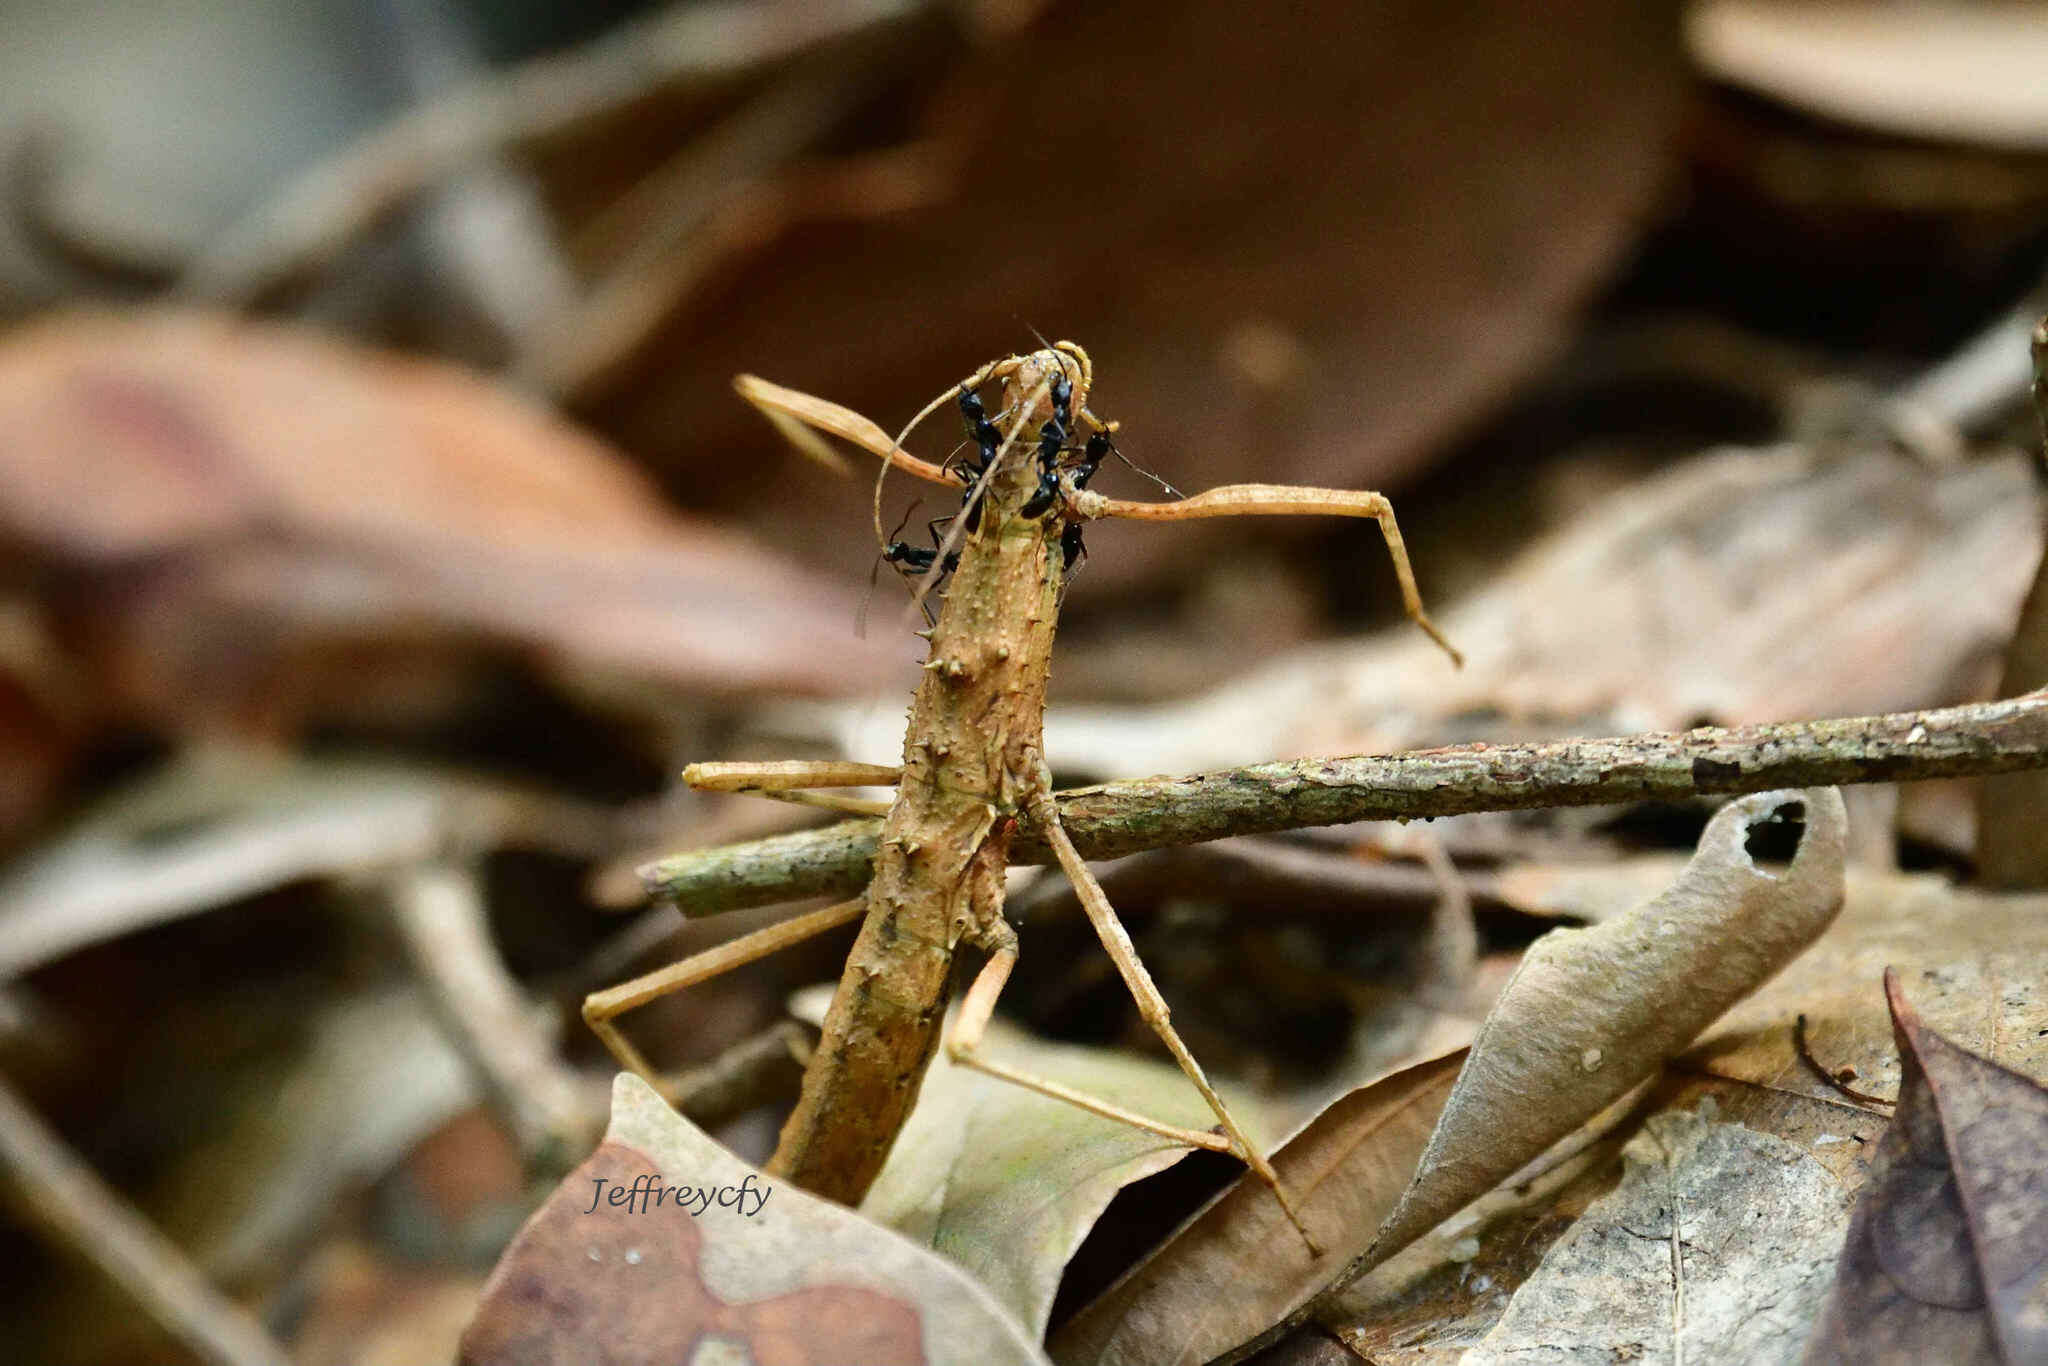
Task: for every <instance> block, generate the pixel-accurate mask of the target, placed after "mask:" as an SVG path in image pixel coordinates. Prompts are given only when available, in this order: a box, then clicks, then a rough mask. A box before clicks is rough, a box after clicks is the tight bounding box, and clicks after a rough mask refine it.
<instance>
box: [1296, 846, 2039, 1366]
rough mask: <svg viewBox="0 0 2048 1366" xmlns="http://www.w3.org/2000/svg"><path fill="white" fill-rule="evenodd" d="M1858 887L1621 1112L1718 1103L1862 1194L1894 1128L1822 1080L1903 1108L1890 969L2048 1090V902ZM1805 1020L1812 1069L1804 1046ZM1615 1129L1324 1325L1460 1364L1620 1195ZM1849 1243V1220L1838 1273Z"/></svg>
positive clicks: (1938, 1017) (1794, 1329)
mask: <svg viewBox="0 0 2048 1366" xmlns="http://www.w3.org/2000/svg"><path fill="white" fill-rule="evenodd" d="M1661 861H1662V856H1655V857H1653V858H1651V859H1646V860H1639V862H1643V863H1646V864H1650V865H1654V864H1656V863H1659V862H1661ZM1847 883H1848V890H1847V896H1846V898H1845V900H1844V904H1843V907H1842V910H1841V913H1840V914H1839V915H1838V916H1836V918H1835V921H1834V923H1833V924H1832V925H1830V926H1829V927H1828V929H1827V931H1826V932H1825V933H1824V934H1822V935H1821V937H1820V938H1819V940H1817V941H1816V942H1815V943H1814V944H1813V946H1812V947H1811V948H1809V949H1807V950H1806V951H1805V952H1804V953H1802V954H1800V955H1799V957H1798V958H1797V959H1795V960H1794V961H1793V962H1792V963H1791V965H1790V966H1788V967H1787V968H1786V969H1785V970H1784V971H1782V972H1780V973H1778V974H1777V975H1776V976H1774V977H1773V978H1772V979H1771V980H1770V981H1769V982H1768V983H1766V984H1765V985H1764V986H1763V987H1762V988H1760V989H1759V990H1758V991H1756V992H1755V993H1754V994H1753V995H1751V996H1749V997H1748V998H1746V999H1745V1000H1743V1001H1742V1002H1741V1003H1740V1004H1738V1005H1737V1006H1736V1007H1735V1008H1734V1009H1732V1010H1730V1011H1729V1012H1728V1013H1727V1014H1726V1015H1724V1016H1722V1017H1721V1019H1720V1020H1719V1021H1717V1022H1716V1023H1715V1024H1714V1025H1713V1026H1712V1027H1711V1028H1710V1029H1709V1030H1708V1031H1707V1032H1706V1033H1705V1034H1704V1035H1703V1036H1702V1037H1701V1039H1700V1041H1699V1043H1697V1044H1696V1045H1694V1046H1693V1047H1692V1048H1691V1049H1689V1050H1688V1051H1687V1052H1686V1053H1685V1054H1684V1055H1683V1056H1681V1057H1680V1058H1678V1059H1675V1060H1674V1061H1673V1062H1672V1064H1671V1065H1670V1066H1669V1067H1667V1068H1666V1069H1665V1071H1664V1073H1663V1075H1662V1077H1661V1078H1660V1079H1658V1080H1656V1081H1655V1082H1653V1083H1652V1084H1653V1086H1654V1087H1655V1090H1654V1092H1652V1093H1651V1094H1649V1095H1647V1096H1645V1097H1642V1098H1636V1099H1631V1098H1624V1099H1623V1100H1622V1101H1620V1102H1617V1105H1619V1106H1624V1107H1631V1108H1634V1109H1636V1110H1638V1111H1639V1112H1640V1111H1641V1110H1644V1109H1647V1110H1649V1111H1650V1112H1652V1113H1666V1114H1668V1113H1672V1112H1675V1111H1681V1110H1703V1107H1705V1106H1708V1105H1710V1104H1711V1105H1712V1106H1713V1107H1714V1108H1715V1112H1716V1113H1717V1114H1718V1116H1719V1117H1720V1119H1721V1120H1723V1121H1725V1122H1729V1123H1736V1124H1740V1125H1742V1126H1743V1127H1744V1128H1746V1129H1748V1130H1751V1131H1754V1132H1757V1133H1766V1134H1769V1135H1771V1137H1773V1138H1774V1139H1777V1140H1780V1141H1782V1142H1783V1143H1785V1144H1787V1145H1789V1146H1790V1147H1791V1148H1792V1149H1796V1150H1798V1151H1800V1152H1803V1153H1804V1154H1806V1156H1807V1157H1808V1158H1810V1159H1811V1160H1812V1161H1814V1162H1817V1163H1818V1164H1819V1165H1820V1166H1821V1167H1823V1168H1825V1169H1826V1170H1827V1171H1828V1172H1829V1173H1830V1174H1831V1175H1832V1176H1833V1178H1834V1179H1835V1180H1836V1181H1837V1182H1839V1183H1840V1185H1841V1188H1842V1189H1843V1190H1844V1191H1846V1192H1849V1193H1850V1194H1852V1195H1853V1194H1854V1193H1855V1192H1856V1191H1857V1190H1858V1189H1859V1188H1861V1187H1862V1185H1863V1183H1864V1181H1865V1180H1866V1179H1867V1176H1868V1174H1869V1170H1870V1166H1871V1161H1872V1156H1873V1154H1874V1153H1875V1151H1876V1149H1877V1146H1878V1143H1879V1140H1880V1139H1881V1138H1882V1136H1883V1134H1884V1132H1885V1128H1886V1126H1887V1125H1888V1124H1890V1123H1891V1119H1892V1116H1891V1112H1890V1109H1889V1107H1887V1106H1885V1105H1881V1104H1874V1103H1869V1102H1865V1101H1861V1100H1858V1099H1856V1098H1855V1097H1853V1096H1851V1095H1847V1094H1844V1093H1843V1092H1841V1091H1839V1090H1837V1089H1835V1088H1834V1087H1833V1086H1832V1085H1830V1083H1829V1081H1828V1080H1825V1079H1824V1078H1823V1076H1822V1073H1823V1072H1824V1073H1826V1074H1827V1076H1828V1077H1835V1078H1838V1079H1840V1080H1843V1081H1845V1082H1846V1084H1847V1085H1849V1086H1851V1087H1853V1088H1854V1089H1855V1090H1857V1091H1859V1092H1862V1093H1866V1094H1869V1095H1874V1096H1881V1097H1890V1096H1893V1095H1896V1094H1897V1092H1898V1088H1899V1080H1900V1067H1899V1062H1898V1055H1897V1046H1896V1042H1895V1037H1894V1033H1895V1031H1894V1029H1893V1026H1892V1022H1891V1017H1890V1013H1889V1012H1888V1011H1887V1009H1886V1008H1885V1003H1884V995H1883V993H1882V992H1881V991H1879V990H1878V989H1877V982H1878V979H1879V978H1880V976H1881V975H1882V973H1883V971H1884V969H1885V966H1886V965H1887V964H1896V965H1897V967H1898V970H1899V972H1900V974H1901V975H1902V976H1903V977H1904V978H1905V980H1907V981H1909V982H1911V983H1912V984H1913V992H1914V996H1915V998H1916V1002H1917V1005H1918V1009H1919V1013H1920V1014H1921V1015H1922V1016H1923V1018H1924V1019H1925V1020H1926V1021H1927V1024H1928V1026H1929V1027H1930V1028H1934V1029H1939V1030H1940V1031H1941V1032H1942V1033H1943V1034H1944V1035H1945V1036H1946V1037H1947V1038H1948V1039H1949V1040H1950V1041H1951V1042H1953V1043H1956V1044H1958V1045H1960V1046H1963V1047H1966V1048H1968V1049H1970V1050H1972V1051H1974V1052H1976V1053H1979V1054H1982V1055H1983V1056H1985V1057H1987V1058H1990V1059H1992V1060H1993V1061H1995V1062H1998V1063H2001V1064H2003V1065H2005V1066H2007V1067H2010V1068H2014V1069H2016V1070H2019V1071H2022V1072H2026V1073H2029V1074H2031V1075H2033V1076H2035V1077H2036V1079H2037V1080H2042V1079H2048V1072H2044V1068H2048V1051H2044V1050H2043V1049H2042V1047H2041V1043H2040V1041H2041V1040H2042V1039H2043V1038H2048V993H2043V992H2042V991H2041V989H2040V983H2041V980H2042V970H2041V965H2042V964H2043V963H2048V897H2042V896H1993V895H1986V894H1984V893H1982V892H1978V891H1971V890H1966V889H1961V888H1957V887H1954V886H1951V885H1949V884H1948V883H1947V882H1946V881H1945V880H1944V879H1943V878H1941V877H1938V876H1934V875H1930V874H1924V873H1922V874H1913V875H1910V876H1902V875H1898V874H1882V875H1878V874H1869V873H1858V872H1856V871H1854V870H1852V871H1851V872H1850V873H1849V875H1848V878H1847ZM1802 1016H1804V1017H1805V1019H1806V1025H1807V1027H1806V1030H1805V1035H1806V1042H1807V1049H1808V1053H1809V1056H1810V1057H1811V1059H1812V1060H1811V1061H1810V1062H1809V1061H1807V1060H1804V1059H1802V1058H1801V1057H1800V1055H1799V1048H1798V1045H1797V1042H1796V1040H1797V1032H1796V1030H1795V1022H1796V1021H1797V1020H1798V1019H1799V1018H1800V1017H1802ZM1613 1108H1614V1107H1610V1111H1611V1110H1612V1109H1613ZM1600 1129H1601V1123H1600V1121H1597V1120H1596V1121H1595V1122H1594V1123H1593V1124H1591V1125H1588V1126H1587V1127H1586V1128H1585V1129H1582V1130H1581V1131H1580V1132H1579V1133H1577V1134H1574V1135H1573V1136H1572V1137H1571V1138H1570V1139H1568V1140H1566V1142H1565V1144H1564V1145H1560V1148H1571V1149H1575V1150H1577V1151H1578V1152H1579V1154H1580V1155H1579V1156H1578V1157H1577V1158H1574V1159H1573V1160H1571V1161H1570V1162H1563V1161H1560V1160H1559V1159H1558V1156H1557V1152H1558V1150H1553V1152H1552V1153H1549V1154H1546V1155H1545V1157H1544V1158H1542V1159H1539V1162H1538V1164H1535V1165H1537V1166H1538V1167H1539V1168H1541V1169H1543V1170H1544V1171H1545V1172H1547V1173H1548V1174H1546V1175H1545V1176H1543V1177H1542V1179H1541V1180H1540V1181H1537V1182H1535V1183H1533V1186H1534V1188H1533V1189H1532V1187H1531V1184H1530V1183H1528V1182H1527V1171H1528V1169H1525V1170H1524V1171H1523V1172H1518V1173H1517V1174H1516V1175H1514V1176H1511V1177H1509V1178H1508V1179H1507V1181H1505V1182H1503V1183H1502V1184H1501V1185H1500V1186H1499V1187H1497V1188H1496V1189H1495V1190H1494V1191H1493V1192H1491V1193H1489V1195H1487V1196H1486V1197H1484V1198H1483V1199H1482V1200H1480V1201H1479V1202H1477V1203H1476V1204H1475V1205H1472V1206H1468V1207H1467V1208H1466V1209H1464V1210H1462V1211H1460V1212H1459V1214H1457V1215H1456V1216H1454V1217H1453V1218H1452V1219H1450V1220H1447V1221H1445V1223H1443V1224H1440V1225H1438V1227H1437V1228H1435V1229H1433V1230H1431V1232H1430V1233H1429V1235H1428V1236H1427V1237H1425V1238H1423V1239H1421V1240H1419V1241H1418V1242H1417V1243H1416V1244H1415V1245H1414V1246H1412V1247H1411V1248H1410V1249H1409V1250H1408V1251H1406V1252H1403V1253H1400V1254H1398V1255H1396V1256H1395V1257H1393V1258H1391V1259H1389V1260H1388V1262H1387V1263H1386V1264H1384V1265H1382V1266H1380V1267H1378V1268H1376V1269H1375V1270H1374V1271H1373V1273H1372V1274H1371V1275H1369V1276H1366V1277H1363V1278H1361V1279H1360V1280H1359V1281H1358V1282H1357V1283H1356V1284H1354V1285H1353V1286H1351V1287H1349V1288H1347V1289H1346V1291H1345V1292H1344V1293H1343V1294H1342V1295H1341V1296H1339V1297H1337V1298H1336V1299H1335V1300H1333V1301H1331V1302H1329V1303H1326V1304H1323V1305H1319V1306H1318V1318H1319V1319H1320V1320H1321V1321H1322V1322H1323V1323H1324V1324H1325V1325H1326V1326H1328V1327H1329V1328H1331V1329H1332V1331H1334V1332H1336V1333H1338V1334H1339V1335H1340V1336H1341V1337H1342V1338H1343V1339H1344V1341H1345V1342H1346V1343H1347V1344H1348V1345H1349V1346H1350V1347H1351V1348H1352V1349H1353V1350H1355V1351H1356V1352H1358V1354H1359V1355H1361V1356H1363V1357H1365V1358H1366V1359H1368V1360H1370V1361H1373V1362H1375V1363H1378V1364H1379V1366H1451V1363H1455V1362H1458V1361H1460V1360H1461V1359H1462V1357H1463V1355H1464V1353H1465V1352H1466V1351H1468V1350H1470V1348H1472V1347H1473V1346H1475V1345H1476V1344H1477V1343H1478V1342H1479V1341H1480V1340H1481V1339H1482V1338H1484V1337H1485V1336H1486V1335H1487V1333H1489V1332H1491V1331H1492V1330H1493V1329H1494V1328H1495V1326H1496V1325H1497V1324H1498V1323H1499V1321H1500V1319H1501V1316H1502V1313H1503V1311H1504V1308H1505V1306H1506V1305H1507V1303H1508V1300H1507V1295H1508V1294H1510V1293H1512V1292H1515V1291H1516V1289H1517V1288H1518V1287H1520V1286H1521V1285H1523V1284H1524V1283H1525V1282H1526V1281H1528V1280H1529V1278H1530V1277H1532V1276H1533V1275H1535V1274H1536V1271H1537V1268H1538V1266H1539V1264H1540V1262H1541V1260H1542V1258H1543V1256H1544V1255H1545V1254H1546V1253H1547V1252H1548V1251H1549V1249H1550V1248H1551V1247H1552V1246H1553V1245H1554V1242H1555V1240H1557V1239H1559V1238H1561V1237H1563V1236H1564V1235H1565V1234H1567V1233H1568V1232H1569V1230H1570V1229H1571V1227H1572V1225H1573V1221H1574V1220H1576V1219H1577V1218H1579V1217H1580V1216H1581V1215H1582V1214H1583V1213H1584V1212H1585V1211H1586V1210H1587V1209H1588V1208H1589V1206H1591V1205H1592V1204H1593V1203H1594V1202H1595V1201H1596V1200H1598V1199H1599V1198H1600V1197H1602V1196H1604V1195H1606V1194H1607V1193H1608V1191H1609V1190H1610V1188H1611V1186H1612V1183H1613V1172H1614V1162H1613V1158H1614V1153H1613V1149H1612V1145H1611V1144H1610V1143H1609V1141H1608V1140H1607V1139H1606V1138H1604V1137H1599V1136H1597V1135H1598V1131H1600ZM1589 1137H1591V1141H1590V1142H1588V1141H1587V1140H1588V1138H1589ZM1753 1176H1754V1178H1755V1183H1756V1186H1757V1191H1756V1198H1754V1199H1750V1198H1748V1197H1742V1199H1743V1200H1744V1201H1745V1202H1746V1204H1747V1206H1748V1207H1749V1208H1752V1209H1758V1208H1767V1201H1768V1200H1769V1198H1770V1183H1771V1182H1772V1181H1773V1180H1775V1179H1776V1174H1775V1171H1774V1169H1772V1168H1770V1167H1768V1166H1765V1167H1759V1168H1758V1169H1756V1171H1755V1172H1753ZM1847 1227H1848V1219H1847V1212H1846V1211H1843V1217H1842V1221H1841V1222H1840V1223H1839V1224H1838V1225H1837V1227H1836V1233H1835V1238H1834V1242H1833V1243H1832V1244H1831V1245H1830V1246H1829V1248H1828V1254H1827V1255H1828V1257H1829V1258H1830V1259H1832V1258H1833V1257H1834V1256H1835V1255H1836V1254H1837V1253H1838V1252H1839V1251H1840V1248H1841V1245H1842V1239H1843V1237H1844V1236H1845V1235H1846V1233H1847ZM1704 1246H1707V1247H1708V1248H1709V1249H1711V1247H1712V1244H1711V1242H1708V1243H1706V1244H1704ZM1706 1274H1711V1269H1709V1271H1708V1272H1707V1273H1706ZM1801 1286H1802V1287H1803V1293H1804V1294H1805V1296H1806V1298H1804V1299H1803V1300H1792V1299H1786V1300H1781V1301H1780V1302H1779V1303H1778V1305H1777V1307H1776V1309H1775V1311H1774V1313H1775V1314H1776V1317H1777V1319H1778V1322H1779V1323H1781V1324H1782V1325H1783V1326H1784V1328H1785V1337H1784V1340H1783V1344H1782V1352H1781V1353H1780V1356H1779V1357H1778V1358H1768V1359H1785V1358H1787V1357H1789V1358H1794V1359H1796V1357H1797V1355H1798V1353H1799V1351H1800V1350H1801V1348H1802V1346H1803V1343H1804V1339H1805V1336H1806V1328H1807V1326H1808V1325H1810V1324H1811V1323H1812V1321H1813V1320H1814V1319H1815V1317H1816V1316H1817V1315H1818V1314H1819V1312H1820V1308H1821V1303H1822V1301H1823V1300H1824V1299H1825V1298H1826V1296H1827V1293H1828V1286H1827V1280H1826V1278H1825V1277H1823V1278H1822V1280H1821V1281H1820V1282H1818V1283H1815V1282H1811V1281H1802V1282H1801ZM1654 1289H1655V1287H1647V1288H1646V1293H1653V1292H1654ZM1717 1359H1718V1358H1717Z"/></svg>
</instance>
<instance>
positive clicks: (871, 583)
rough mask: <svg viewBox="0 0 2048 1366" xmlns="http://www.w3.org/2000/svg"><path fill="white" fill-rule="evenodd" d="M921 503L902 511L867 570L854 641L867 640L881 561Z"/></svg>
mask: <svg viewBox="0 0 2048 1366" xmlns="http://www.w3.org/2000/svg"><path fill="white" fill-rule="evenodd" d="M923 502H924V499H922V498H919V499H916V500H915V501H913V502H912V503H911V505H910V506H909V507H907V508H905V509H903V520H902V521H900V522H898V523H896V529H895V530H894V531H891V532H890V533H889V541H890V544H889V545H888V546H885V547H883V550H882V554H881V555H880V556H879V557H877V558H876V560H875V562H874V564H873V565H871V566H869V568H868V589H867V592H865V593H862V594H861V595H860V610H859V611H857V612H855V613H854V614H853V636H854V639H855V640H866V639H867V638H868V603H869V602H870V601H871V600H872V599H873V598H874V596H875V580H876V579H877V578H879V577H880V576H881V573H882V561H883V560H887V559H889V551H890V549H892V548H894V543H895V540H896V538H897V537H898V536H900V535H902V534H903V528H904V527H906V526H909V525H910V514H911V513H913V512H916V511H917V509H918V507H919V506H920V505H921V504H922V503H923ZM889 563H890V567H891V568H895V561H894V560H890V561H889ZM896 572H897V573H898V574H899V575H900V574H901V573H902V572H903V571H902V570H901V569H897V570H896Z"/></svg>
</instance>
